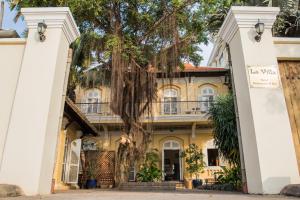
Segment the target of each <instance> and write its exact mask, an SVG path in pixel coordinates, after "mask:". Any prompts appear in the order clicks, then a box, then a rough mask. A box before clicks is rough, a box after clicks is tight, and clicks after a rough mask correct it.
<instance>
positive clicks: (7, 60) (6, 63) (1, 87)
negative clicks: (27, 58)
mask: <svg viewBox="0 0 300 200" xmlns="http://www.w3.org/2000/svg"><path fill="white" fill-rule="evenodd" d="M25 43H26V40H25V39H19V38H13V39H7V38H5V39H0V61H1V63H0V69H1V73H0V98H1V101H0V102H1V104H0V169H1V163H2V162H1V161H2V153H3V148H4V143H5V140H6V133H7V128H8V124H9V119H10V113H11V108H12V105H13V100H14V96H15V90H16V86H17V81H18V77H19V72H20V68H21V62H22V58H23V52H24V47H25Z"/></svg>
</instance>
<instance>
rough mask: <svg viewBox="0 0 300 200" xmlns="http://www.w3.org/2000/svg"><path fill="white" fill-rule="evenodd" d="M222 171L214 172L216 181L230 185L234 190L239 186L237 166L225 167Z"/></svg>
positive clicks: (239, 179) (239, 176) (238, 169)
mask: <svg viewBox="0 0 300 200" xmlns="http://www.w3.org/2000/svg"><path fill="white" fill-rule="evenodd" d="M222 168H223V171H221V172H216V173H215V174H216V175H217V181H218V183H220V184H222V185H228V184H230V185H232V186H233V187H234V188H235V189H236V190H237V189H239V188H241V183H242V181H241V173H240V172H241V169H240V168H239V167H236V166H235V167H232V168H226V167H222Z"/></svg>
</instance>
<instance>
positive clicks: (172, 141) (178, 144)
mask: <svg viewBox="0 0 300 200" xmlns="http://www.w3.org/2000/svg"><path fill="white" fill-rule="evenodd" d="M166 143H170V146H169V147H166V146H165V145H166ZM174 144H176V146H175V145H174ZM165 150H179V174H180V180H183V170H182V166H183V164H182V162H183V159H182V158H181V157H180V154H181V152H182V146H181V145H180V143H179V142H177V141H175V140H167V141H165V142H164V143H163V145H162V156H161V157H162V161H161V164H162V166H161V169H162V171H163V180H165V173H164V170H165Z"/></svg>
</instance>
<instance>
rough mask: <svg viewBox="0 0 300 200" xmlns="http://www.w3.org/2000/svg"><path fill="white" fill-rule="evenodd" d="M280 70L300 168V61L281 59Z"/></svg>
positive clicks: (299, 167)
mask: <svg viewBox="0 0 300 200" xmlns="http://www.w3.org/2000/svg"><path fill="white" fill-rule="evenodd" d="M279 70H280V76H281V81H282V87H283V90H284V95H285V101H286V105H287V109H288V113H289V118H290V124H291V128H292V134H293V140H294V145H295V151H296V156H297V162H298V170H299V169H300V61H279ZM299 171H300V170H299Z"/></svg>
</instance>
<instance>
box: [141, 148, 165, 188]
mask: <svg viewBox="0 0 300 200" xmlns="http://www.w3.org/2000/svg"><path fill="white" fill-rule="evenodd" d="M158 160H159V156H158V151H157V149H154V150H152V151H151V152H148V153H146V159H145V162H144V164H143V165H142V166H141V168H140V170H139V172H138V173H137V175H136V178H137V181H139V182H158V181H160V180H161V177H162V172H161V170H159V169H158V167H157V163H158Z"/></svg>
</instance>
